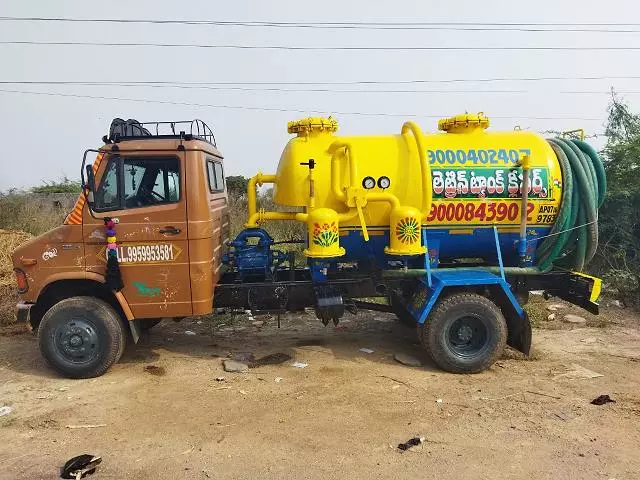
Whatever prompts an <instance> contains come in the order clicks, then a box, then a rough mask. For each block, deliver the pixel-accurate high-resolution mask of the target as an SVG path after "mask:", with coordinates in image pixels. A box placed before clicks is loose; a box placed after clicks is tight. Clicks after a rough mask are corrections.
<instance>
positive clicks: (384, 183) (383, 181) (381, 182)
mask: <svg viewBox="0 0 640 480" xmlns="http://www.w3.org/2000/svg"><path fill="white" fill-rule="evenodd" d="M390 185H391V180H389V177H385V176H382V177H380V178H379V179H378V187H380V188H381V189H383V190H386V189H387V188H389V186H390Z"/></svg>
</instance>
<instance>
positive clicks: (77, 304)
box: [38, 297, 126, 378]
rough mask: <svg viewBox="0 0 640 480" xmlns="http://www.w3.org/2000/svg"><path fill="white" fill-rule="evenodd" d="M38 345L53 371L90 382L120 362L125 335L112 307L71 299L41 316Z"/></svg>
mask: <svg viewBox="0 0 640 480" xmlns="http://www.w3.org/2000/svg"><path fill="white" fill-rule="evenodd" d="M38 343H39V344H40V352H41V353H42V356H43V357H44V359H45V360H46V361H47V363H48V364H49V365H50V366H51V367H52V368H53V369H55V370H56V371H58V372H59V373H61V374H62V375H64V376H66V377H69V378H90V377H98V376H100V375H102V374H103V373H105V372H106V371H107V370H108V369H109V367H111V365H113V364H114V363H116V362H117V361H118V360H119V359H120V357H121V356H122V353H123V352H124V349H125V346H126V335H125V330H124V326H123V324H122V320H121V319H120V316H119V315H118V314H117V313H116V311H115V310H114V309H113V308H112V307H111V305H109V304H108V303H106V302H104V301H102V300H100V299H97V298H94V297H71V298H67V299H64V300H62V301H60V302H58V303H56V304H55V305H54V306H53V307H51V308H50V309H49V310H48V311H47V312H46V313H45V314H44V316H43V317H42V321H41V322H40V327H39V328H38Z"/></svg>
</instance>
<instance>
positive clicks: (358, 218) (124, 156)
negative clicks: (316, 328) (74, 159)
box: [13, 113, 606, 378]
mask: <svg viewBox="0 0 640 480" xmlns="http://www.w3.org/2000/svg"><path fill="white" fill-rule="evenodd" d="M488 127H489V118H488V117H487V116H485V115H484V114H482V113H480V114H463V115H457V116H454V117H451V118H445V119H442V120H440V121H439V122H438V130H439V131H438V132H437V133H423V132H422V131H421V129H420V127H419V126H418V125H417V124H416V123H413V122H405V123H404V124H403V125H401V126H400V128H399V130H398V131H397V132H396V133H392V134H388V135H375V136H374V135H369V136H366V135H363V136H340V135H338V134H337V131H338V123H337V121H336V120H335V119H333V118H331V117H329V118H321V117H310V118H305V119H302V120H299V121H293V122H289V124H288V132H289V133H290V134H292V135H294V137H293V138H291V139H290V141H289V142H288V143H287V145H286V146H285V148H284V151H283V152H282V155H281V157H280V162H279V164H278V167H277V169H276V171H275V173H269V174H264V173H258V174H256V175H255V176H253V177H252V178H251V179H250V180H249V182H248V190H247V203H248V211H247V221H246V224H245V228H244V229H242V230H241V231H240V232H239V233H238V234H237V236H235V238H233V239H232V240H231V239H230V238H229V232H230V230H229V227H230V218H229V202H228V196H227V191H226V185H225V179H224V165H223V158H222V155H221V154H220V152H219V151H218V149H217V147H216V143H215V139H214V136H213V133H212V131H211V129H210V128H209V127H208V126H207V125H206V124H204V122H202V121H199V120H196V121H192V122H152V123H139V122H137V121H134V120H128V121H122V120H119V119H116V120H114V122H113V123H112V125H111V128H110V131H109V134H108V135H105V137H103V142H104V145H103V146H102V147H100V148H99V149H98V150H87V151H86V152H85V154H84V158H83V162H82V163H83V165H82V169H81V172H82V182H83V185H84V191H83V193H82V194H81V195H80V197H79V198H78V200H77V202H76V205H75V207H74V209H73V211H72V212H71V213H70V214H69V215H68V216H67V218H66V220H65V221H64V224H63V225H61V226H59V227H58V228H56V229H54V230H52V231H50V232H48V233H45V234H43V235H41V236H39V237H37V238H35V239H33V240H31V241H30V242H29V243H27V244H26V245H23V246H21V247H20V248H18V249H17V250H16V251H15V253H14V255H13V262H14V267H15V273H16V279H17V284H18V290H19V292H20V295H21V301H20V303H19V304H18V307H17V316H18V318H19V319H21V320H23V321H25V322H26V323H27V324H28V325H29V326H30V327H31V328H32V329H33V330H34V331H36V332H37V335H38V341H39V347H40V351H41V353H42V355H43V356H44V358H45V360H46V361H47V363H48V364H49V365H50V366H51V367H53V368H54V369H55V370H57V371H58V372H59V373H61V374H63V375H65V376H68V377H74V378H86V377H93V376H98V375H101V374H103V373H105V372H106V371H107V370H108V369H109V367H110V366H111V365H112V364H114V363H115V362H117V361H118V359H119V358H120V356H121V355H122V353H123V351H124V348H125V345H126V343H127V342H126V340H127V338H128V337H131V338H132V339H133V340H134V341H135V342H137V341H138V338H139V336H140V333H141V331H142V330H146V329H148V328H151V327H152V326H153V325H154V324H156V323H157V322H158V321H160V319H162V318H174V319H181V318H184V317H188V316H194V315H207V314H211V313H212V312H214V311H219V310H221V309H224V310H226V311H229V310H235V309H238V310H251V311H252V312H254V313H255V314H272V315H277V316H278V319H279V318H280V317H279V315H281V314H283V313H285V312H299V311H303V310H304V309H305V308H312V309H314V310H315V314H316V316H317V317H318V319H319V320H320V321H322V322H323V323H324V324H325V325H327V324H328V323H329V322H333V323H334V324H336V325H337V324H338V322H339V321H340V319H341V318H342V317H343V316H344V315H345V313H347V312H348V313H351V314H356V313H357V312H358V310H374V311H385V312H390V313H392V314H395V316H396V317H397V318H398V320H399V321H401V322H402V323H405V324H407V325H410V326H412V327H413V328H414V329H415V330H416V332H417V335H418V337H419V340H420V342H421V344H422V345H423V347H424V348H425V349H426V351H427V352H428V354H429V355H430V356H431V358H432V359H433V361H434V362H435V364H437V365H438V366H439V367H441V368H442V369H444V370H446V371H449V372H453V373H475V372H480V371H483V370H485V369H487V368H489V367H490V366H491V365H492V364H493V363H494V362H495V361H496V359H498V358H499V357H500V355H501V354H502V352H503V350H504V349H505V347H506V345H509V346H511V347H513V348H514V349H516V350H518V351H520V352H522V353H524V354H525V355H528V353H529V350H530V347H531V335H532V331H531V324H530V322H529V319H528V317H527V314H526V312H525V310H524V309H523V307H522V306H523V305H524V304H525V303H526V302H527V299H528V295H529V292H530V291H532V290H542V291H544V295H545V296H546V297H547V298H548V297H550V296H556V297H559V298H562V299H564V300H566V301H568V302H571V303H573V304H575V305H577V306H580V307H582V308H584V309H586V310H587V311H589V312H592V313H594V314H597V313H598V303H597V300H598V297H599V294H600V289H601V281H600V279H598V278H595V277H592V276H589V275H586V274H584V273H582V270H583V269H584V267H585V266H586V265H587V264H588V262H589V261H590V260H591V259H592V258H593V256H594V254H595V251H596V247H597V242H598V226H597V215H598V208H599V206H600V205H601V204H602V201H603V199H604V196H605V193H606V181H605V175H604V168H603V165H602V162H601V160H600V158H599V157H598V155H597V153H596V152H595V151H594V149H593V148H592V147H591V146H589V145H588V144H587V143H585V142H584V141H582V140H575V139H567V138H556V139H549V140H545V139H544V138H542V137H541V136H539V135H537V134H535V133H533V132H527V131H507V132H494V131H490V130H488ZM163 128H165V129H166V128H168V129H169V131H168V132H164V131H163ZM94 154H95V155H96V159H95V161H94V162H93V163H92V164H87V159H88V158H90V157H92V156H93V155H94ZM265 184H272V185H273V200H274V203H275V204H276V206H277V208H275V209H274V210H273V211H265V210H264V209H262V208H258V205H257V194H256V192H257V188H259V187H261V186H262V185H265ZM272 222H299V223H300V224H302V225H303V226H304V229H303V230H304V232H305V235H304V237H305V238H304V239H300V240H298V241H299V242H301V243H303V244H304V245H303V248H304V250H303V254H304V260H303V261H301V260H296V255H295V253H294V252H292V251H283V250H282V247H278V245H279V244H282V243H287V242H288V241H292V242H295V241H296V240H284V241H282V240H281V241H275V240H274V238H273V237H272V235H271V234H270V233H269V232H268V230H267V229H266V228H265V224H267V223H272ZM279 248H280V249H279Z"/></svg>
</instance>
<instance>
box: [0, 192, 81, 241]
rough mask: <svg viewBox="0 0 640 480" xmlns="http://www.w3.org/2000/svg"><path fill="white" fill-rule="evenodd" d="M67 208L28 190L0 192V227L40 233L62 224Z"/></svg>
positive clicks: (67, 211) (35, 233)
mask: <svg viewBox="0 0 640 480" xmlns="http://www.w3.org/2000/svg"><path fill="white" fill-rule="evenodd" d="M69 210H70V208H67V207H66V206H60V205H58V206H56V205H54V204H53V203H52V202H46V201H43V200H39V199H38V197H37V196H34V195H33V194H31V193H28V192H14V193H10V194H0V228H4V229H7V230H20V231H23V232H28V233H30V234H32V235H40V234H41V233H44V232H47V231H49V230H51V229H52V228H54V227H57V226H58V225H60V224H62V221H63V220H64V217H65V216H66V215H67V213H69Z"/></svg>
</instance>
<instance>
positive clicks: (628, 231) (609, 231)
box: [599, 94, 640, 303]
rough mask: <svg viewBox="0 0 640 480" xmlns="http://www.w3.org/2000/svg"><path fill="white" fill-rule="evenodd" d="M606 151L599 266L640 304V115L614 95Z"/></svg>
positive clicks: (607, 276)
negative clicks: (605, 192) (604, 194)
mask: <svg viewBox="0 0 640 480" xmlns="http://www.w3.org/2000/svg"><path fill="white" fill-rule="evenodd" d="M606 134H607V136H608V140H607V144H606V146H605V148H604V151H603V157H604V165H605V170H606V173H607V198H606V200H605V203H604V204H603V205H602V208H601V209H600V212H599V226H600V245H599V254H600V255H599V259H600V262H599V267H600V269H601V271H602V274H603V276H604V278H605V280H606V281H607V283H608V284H609V286H611V287H613V288H615V289H617V290H619V291H620V293H622V294H623V295H625V298H626V299H627V301H629V300H630V301H632V302H633V303H638V302H639V301H640V288H639V287H640V181H639V179H638V175H639V174H640V116H639V115H636V114H633V113H631V112H630V110H629V106H628V105H627V104H626V103H624V102H623V101H621V100H620V99H619V98H618V97H616V95H615V94H613V95H612V101H611V104H610V106H609V118H608V121H607V128H606Z"/></svg>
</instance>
